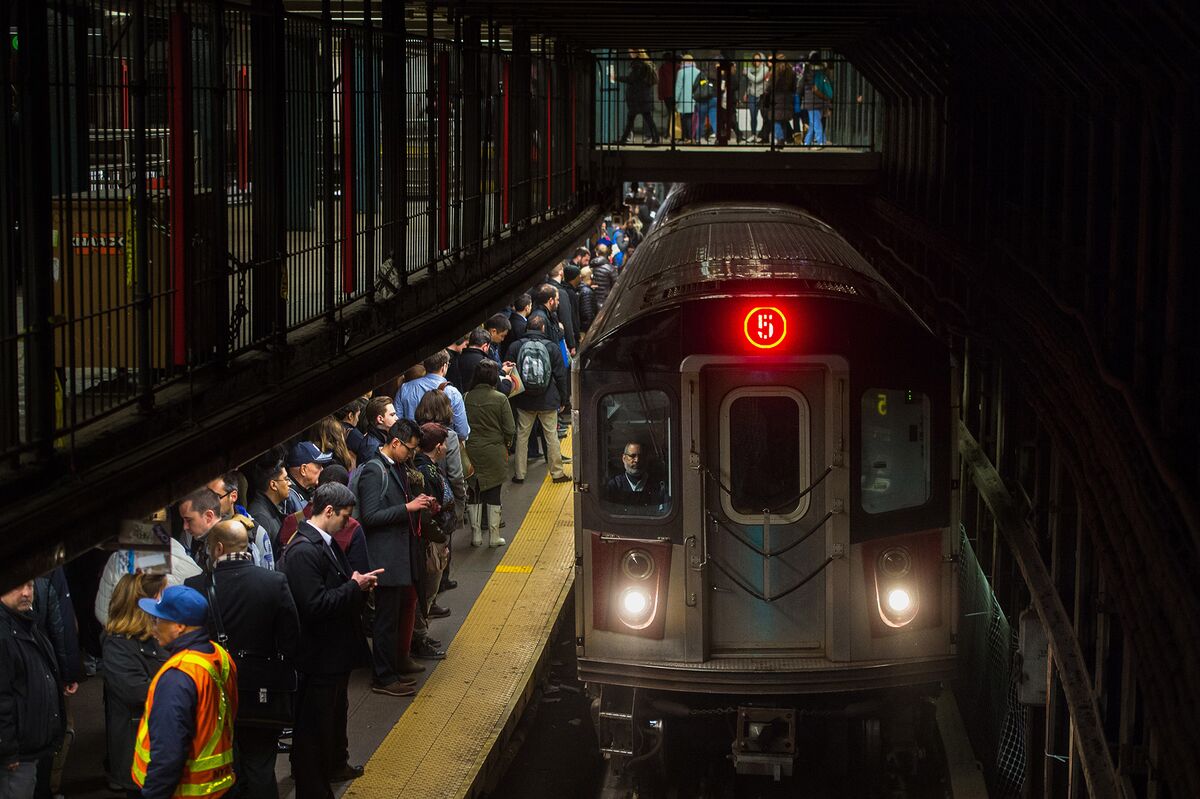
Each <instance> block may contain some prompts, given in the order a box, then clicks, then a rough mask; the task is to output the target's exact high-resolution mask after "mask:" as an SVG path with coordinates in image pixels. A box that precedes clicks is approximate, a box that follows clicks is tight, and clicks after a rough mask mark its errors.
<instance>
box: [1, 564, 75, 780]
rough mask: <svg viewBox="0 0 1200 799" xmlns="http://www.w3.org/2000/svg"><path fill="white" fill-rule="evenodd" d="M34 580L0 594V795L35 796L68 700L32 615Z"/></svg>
mask: <svg viewBox="0 0 1200 799" xmlns="http://www.w3.org/2000/svg"><path fill="white" fill-rule="evenodd" d="M33 592H34V588H33V581H32V580H30V581H29V582H26V583H24V584H22V585H19V586H17V587H16V588H13V589H12V590H11V591H8V592H6V593H4V594H3V595H0V605H2V606H3V607H2V608H0V796H2V797H4V799H32V797H33V795H34V791H35V788H36V785H37V763H38V760H40V759H42V758H45V757H48V756H51V755H53V754H54V752H55V751H56V750H57V749H58V747H59V744H61V743H62V739H63V733H64V731H65V729H66V705H65V703H64V700H63V694H62V689H61V686H60V684H59V676H58V664H57V662H56V660H55V656H54V649H53V647H52V646H51V644H50V641H49V640H48V639H47V638H46V636H45V635H44V634H43V633H42V631H41V630H40V629H38V626H37V622H36V620H35V619H34V614H33Z"/></svg>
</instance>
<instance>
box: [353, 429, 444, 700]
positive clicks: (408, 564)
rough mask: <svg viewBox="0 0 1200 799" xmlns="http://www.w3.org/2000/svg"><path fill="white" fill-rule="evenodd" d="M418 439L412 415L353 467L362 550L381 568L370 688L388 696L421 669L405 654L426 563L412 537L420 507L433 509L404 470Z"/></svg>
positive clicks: (403, 692) (406, 689) (403, 690)
mask: <svg viewBox="0 0 1200 799" xmlns="http://www.w3.org/2000/svg"><path fill="white" fill-rule="evenodd" d="M420 443H421V428H419V427H418V426H417V423H416V422H414V421H412V420H411V419H401V420H400V421H398V422H396V423H395V424H394V425H392V429H391V430H390V431H389V434H388V442H387V443H386V444H384V445H383V446H382V447H380V448H379V450H378V451H377V452H376V453H375V455H374V456H373V457H372V458H371V460H369V461H367V462H366V463H365V464H363V465H362V466H360V467H358V469H359V471H358V474H357V475H356V482H357V486H356V488H357V491H358V508H359V514H358V516H359V521H361V522H362V526H363V532H365V533H366V535H367V554H368V555H369V556H370V558H371V566H372V568H375V569H378V570H380V571H382V572H383V574H382V575H380V578H379V588H378V589H376V591H375V629H374V636H373V643H374V651H373V655H372V660H373V661H374V668H375V679H374V681H373V682H372V684H371V690H372V691H374V692H375V693H378V694H386V695H388V696H411V695H412V694H413V693H414V690H413V687H412V686H413V685H415V684H416V680H414V679H412V678H411V675H413V674H419V673H420V672H422V671H424V670H425V667H424V666H422V665H421V664H420V663H417V662H416V661H415V660H413V658H412V655H411V654H410V650H411V647H412V636H413V627H414V625H415V624H416V621H417V616H416V613H417V585H418V584H419V583H418V581H417V580H416V579H415V575H414V572H415V571H416V569H417V568H418V567H419V568H420V569H421V570H422V572H423V571H424V568H425V562H424V558H420V559H418V558H416V557H415V556H414V553H415V552H416V547H415V545H414V540H413V539H414V536H416V535H417V534H418V532H419V531H420V525H421V521H420V514H421V511H423V510H426V509H429V510H432V509H433V507H434V505H435V500H434V498H433V497H430V496H427V495H425V494H420V495H415V494H414V492H413V491H412V490H411V489H410V488H409V485H408V473H407V472H406V471H405V469H404V464H405V463H406V462H408V461H409V460H412V457H413V456H414V455H415V454H416V452H417V448H418V447H419V445H420Z"/></svg>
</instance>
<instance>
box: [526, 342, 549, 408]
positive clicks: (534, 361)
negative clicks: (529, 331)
mask: <svg viewBox="0 0 1200 799" xmlns="http://www.w3.org/2000/svg"><path fill="white" fill-rule="evenodd" d="M553 368H554V367H553V365H552V364H551V361H550V348H549V347H547V346H546V342H545V341H543V340H541V339H540V338H531V339H528V340H526V341H525V343H524V344H522V345H521V350H520V351H519V352H518V353H517V374H519V375H520V376H521V382H522V383H523V384H524V385H525V393H527V394H533V395H537V394H545V393H546V389H548V388H550V379H551V376H552V370H553Z"/></svg>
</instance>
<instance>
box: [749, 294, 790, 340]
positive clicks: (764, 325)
mask: <svg viewBox="0 0 1200 799" xmlns="http://www.w3.org/2000/svg"><path fill="white" fill-rule="evenodd" d="M742 330H743V332H744V333H745V334H746V341H749V342H750V343H751V344H752V345H754V346H755V347H757V348H759V349H760V350H770V349H774V348H775V347H778V346H779V345H780V344H782V343H783V340H784V339H785V338H786V337H787V317H786V316H784V315H783V311H781V310H779V309H778V308H776V307H774V306H765V305H760V306H757V307H755V308H751V309H750V311H749V313H747V314H746V319H745V321H743V323H742Z"/></svg>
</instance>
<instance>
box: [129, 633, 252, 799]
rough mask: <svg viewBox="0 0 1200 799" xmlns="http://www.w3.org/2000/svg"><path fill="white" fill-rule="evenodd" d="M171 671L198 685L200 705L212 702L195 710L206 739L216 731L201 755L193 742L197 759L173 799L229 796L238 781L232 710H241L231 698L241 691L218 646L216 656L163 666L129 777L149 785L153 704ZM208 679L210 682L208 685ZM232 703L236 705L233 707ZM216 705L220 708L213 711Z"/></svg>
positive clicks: (188, 657)
mask: <svg viewBox="0 0 1200 799" xmlns="http://www.w3.org/2000/svg"><path fill="white" fill-rule="evenodd" d="M171 668H177V669H179V670H180V671H182V672H183V673H185V674H187V675H188V676H189V677H191V679H192V680H193V682H195V683H196V690H197V698H198V699H199V700H200V702H201V703H205V702H207V703H206V704H198V705H197V708H196V715H197V719H196V721H197V731H196V732H197V734H198V735H199V734H202V733H203V732H204V731H205V728H207V727H209V726H211V729H209V730H208V736H207V738H206V739H205V740H204V742H203V746H201V747H200V749H199V750H197V749H196V748H195V747H196V745H197V744H198V742H197V741H193V742H192V752H193V756H192V757H191V758H189V759H188V761H187V763H186V765H185V766H184V770H183V774H182V775H181V778H180V781H179V784H178V785H177V786H175V791H174V793H173V796H177V797H203V796H209V797H215V796H220V795H221V794H223V793H225V792H226V791H227V790H229V788H230V787H231V786H232V785H233V784H234V781H235V779H234V774H233V769H232V765H231V764H232V763H233V716H232V714H231V712H230V710H231V705H232V707H233V708H236V704H234V702H236V699H237V696H236V694H234V695H233V696H232V697H231V696H230V692H231V691H234V690H236V685H234V684H233V682H232V679H231V675H232V673H233V672H234V667H233V661H232V660H231V659H230V657H229V653H227V652H226V651H225V650H224V649H223V648H221V647H220V646H218V645H216V644H215V643H214V644H213V654H212V655H205V654H203V653H200V652H194V651H191V650H185V651H183V652H180V653H179V654H177V655H175V656H174V657H172V658H170V659H169V660H168V661H167V662H166V663H164V664H163V666H162V668H161V669H159V672H158V674H156V675H155V676H154V680H153V681H152V682H151V683H150V690H149V691H148V693H147V696H146V709H145V712H144V713H143V714H142V720H141V724H140V725H139V726H138V735H137V740H136V742H135V744H134V757H133V764H132V766H131V768H130V774H131V776H132V777H133V781H134V783H135V784H136V785H138V787H141V786H143V785H144V784H145V781H146V772H147V769H148V768H149V765H150V728H149V719H150V711H151V708H152V707H153V704H154V691H155V688H157V686H158V679H159V677H161V676H162V675H163V674H164V673H165V672H166V671H167V670H168V669H171ZM202 675H203V676H202ZM204 676H207V677H208V678H209V679H208V680H205V679H204ZM210 686H211V687H210ZM213 689H215V691H214V690H213ZM214 694H215V695H214ZM205 695H207V696H208V699H207V700H205V699H204V697H205ZM231 698H232V699H233V700H234V702H231V701H230V700H231ZM213 705H215V706H216V707H215V708H214V707H213ZM214 710H215V712H214Z"/></svg>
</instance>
